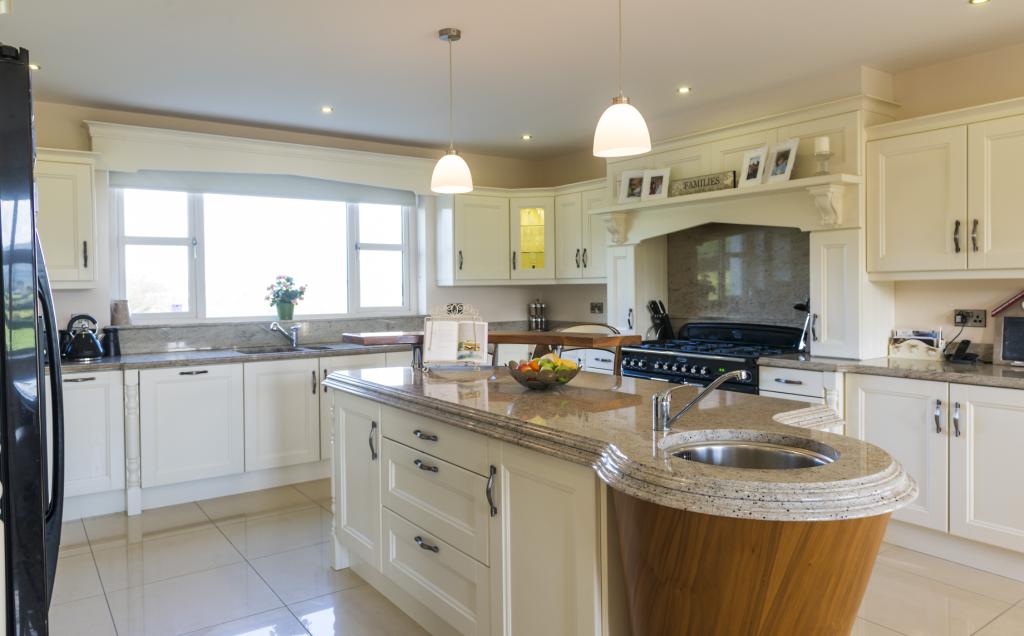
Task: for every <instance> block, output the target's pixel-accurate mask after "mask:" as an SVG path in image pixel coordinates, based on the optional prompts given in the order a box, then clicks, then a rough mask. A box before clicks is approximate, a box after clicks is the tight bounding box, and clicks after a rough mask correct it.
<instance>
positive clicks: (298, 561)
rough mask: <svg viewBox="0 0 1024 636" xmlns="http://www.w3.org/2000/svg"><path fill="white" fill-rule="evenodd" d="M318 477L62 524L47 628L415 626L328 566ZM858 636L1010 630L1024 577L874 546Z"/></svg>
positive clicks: (369, 630)
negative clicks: (877, 549)
mask: <svg viewBox="0 0 1024 636" xmlns="http://www.w3.org/2000/svg"><path fill="white" fill-rule="evenodd" d="M330 527H331V517H330V496H329V484H328V482H327V481H326V480H325V481H318V482H309V483H306V484H298V485H296V486H288V487H283V488H274V489H271V490H265V491H261V492H257V493H249V494H245V495H237V496H233V497H222V498H220V499H211V500H207V501H200V502H197V503H189V504H183V505H179V506H169V507H167V508H158V509H153V510H147V511H146V512H145V513H143V514H142V515H141V516H139V517H133V518H131V519H129V518H128V517H125V516H124V515H121V514H117V515H109V516H106V517H96V518H92V519H86V520H84V522H83V521H73V522H70V523H68V524H66V525H65V527H64V535H63V543H62V545H61V558H60V561H59V565H58V573H57V588H56V589H55V590H54V599H53V603H54V604H53V608H52V609H51V611H50V618H51V633H52V634H54V635H55V636H64V635H74V636H78V635H82V634H89V635H90V636H107V635H111V634H116V635H117V636H141V635H149V634H210V635H213V634H216V635H218V636H240V635H242V634H244V635H246V636H263V635H265V636H271V635H274V636H289V635H296V636H307V635H310V634H311V635H312V636H320V635H329V634H345V635H354V636H375V635H388V636H391V635H394V636H405V635H416V634H423V633H424V632H423V630H421V629H420V628H419V627H418V626H417V625H416V624H415V623H413V622H412V621H411V620H410V619H409V618H408V617H407V616H405V615H404V614H403V613H402V612H400V611H399V610H398V608H396V607H395V606H394V605H392V604H391V603H390V602H389V601H388V600H387V599H385V598H384V597H383V596H381V595H380V594H378V593H377V592H376V591H374V590H373V588H371V587H370V586H368V585H366V583H364V582H363V580H362V579H360V578H359V577H358V576H356V575H355V574H354V573H352V572H350V571H348V570H341V571H337V572H336V571H334V570H332V569H331V567H330V565H329V564H330V561H331V559H330V544H329V543H328V541H329V538H330ZM853 633H854V635H855V636H893V635H894V634H906V635H914V636H917V635H921V636H933V635H938V634H942V635H944V636H959V635H964V636H966V635H969V634H978V635H979V636H1010V635H1013V636H1020V635H1022V634H1024V583H1020V582H1017V581H1013V580H1010V579H1006V578H1003V577H999V576H995V575H993V574H988V573H986V572H981V571H978V570H973V569H971V568H967V567H963V566H961V565H957V564H955V563H951V562H949V561H944V560H942V559H937V558H934V557H930V556H926V555H923V554H920V553H918V552H912V551H910V550H906V549H903V548H899V547H895V546H890V545H884V546H883V547H882V551H881V553H880V554H879V556H878V562H877V564H876V566H875V571H874V574H873V575H872V577H871V583H870V585H869V587H868V592H867V595H866V596H865V598H864V602H863V604H862V605H861V609H860V618H858V619H857V624H856V626H855V628H854V631H853Z"/></svg>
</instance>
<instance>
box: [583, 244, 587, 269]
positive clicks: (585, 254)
mask: <svg viewBox="0 0 1024 636" xmlns="http://www.w3.org/2000/svg"><path fill="white" fill-rule="evenodd" d="M586 267H587V248H585V247H584V248H583V268H584V269H586Z"/></svg>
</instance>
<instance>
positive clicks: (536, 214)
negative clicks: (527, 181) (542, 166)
mask: <svg viewBox="0 0 1024 636" xmlns="http://www.w3.org/2000/svg"><path fill="white" fill-rule="evenodd" d="M508 218H509V234H510V236H511V243H510V245H511V247H512V279H513V280H530V279H539V278H540V279H543V278H554V277H555V199H554V198H553V197H527V198H522V199H511V200H510V201H509V217H508Z"/></svg>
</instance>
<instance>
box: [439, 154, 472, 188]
mask: <svg viewBox="0 0 1024 636" xmlns="http://www.w3.org/2000/svg"><path fill="white" fill-rule="evenodd" d="M430 189H431V191H433V192H437V193H438V194H465V193H466V192H472V191H473V175H471V174H470V173H469V166H468V165H466V160H465V159H463V158H462V157H460V156H459V155H457V154H456V153H455V151H454V150H449V151H448V152H447V153H446V154H445V156H443V157H441V158H440V159H439V160H438V161H437V165H436V166H434V173H433V174H432V175H431V176H430Z"/></svg>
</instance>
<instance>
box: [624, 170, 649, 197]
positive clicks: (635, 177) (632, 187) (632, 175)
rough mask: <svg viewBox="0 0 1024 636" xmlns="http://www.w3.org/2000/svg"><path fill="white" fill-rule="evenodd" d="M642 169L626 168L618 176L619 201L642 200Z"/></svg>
mask: <svg viewBox="0 0 1024 636" xmlns="http://www.w3.org/2000/svg"><path fill="white" fill-rule="evenodd" d="M643 192H644V171H643V170H626V171H625V172H623V173H622V175H621V176H620V177H619V203H634V202H636V201H642V200H643Z"/></svg>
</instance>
